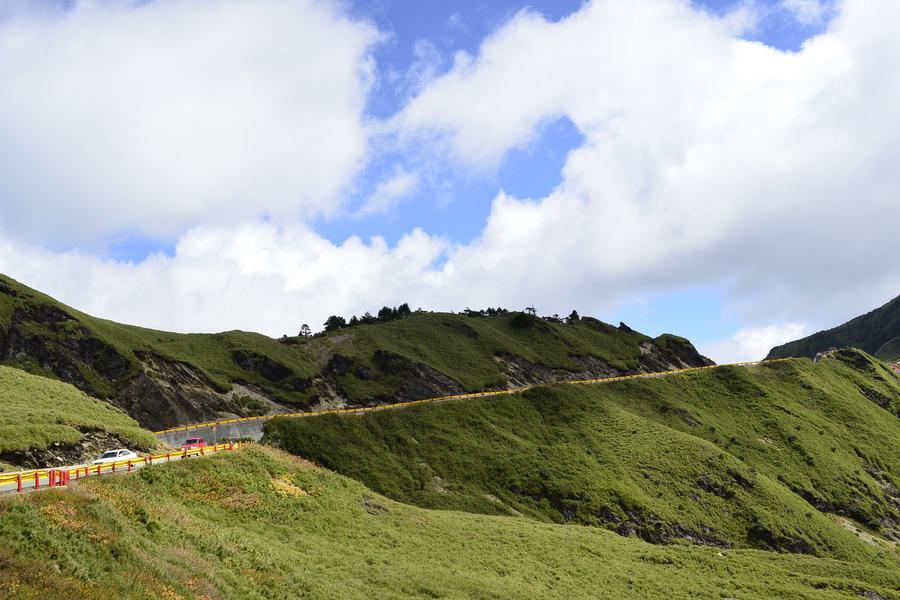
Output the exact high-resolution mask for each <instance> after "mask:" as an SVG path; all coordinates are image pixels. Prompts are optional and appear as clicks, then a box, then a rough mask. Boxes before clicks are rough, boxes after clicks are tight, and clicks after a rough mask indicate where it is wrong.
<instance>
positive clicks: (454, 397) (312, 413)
mask: <svg viewBox="0 0 900 600" xmlns="http://www.w3.org/2000/svg"><path fill="white" fill-rule="evenodd" d="M785 360H791V359H789V358H778V359H773V360H767V361H748V362H740V363H731V364H724V365H708V366H703V367H688V368H685V369H671V370H669V371H655V372H652V373H634V374H631V375H615V376H612V377H598V378H596V379H577V380H569V381H554V382H549V383H538V384H534V385H527V386H523V387H519V388H513V389H508V390H491V391H485V392H472V393H468V394H453V395H450V396H437V397H435V398H423V399H421V400H410V401H407V402H395V403H391V404H379V405H377V406H360V407H356V408H330V409H326V410H315V411H305V412H290V413H277V414H274V415H263V416H260V417H240V418H234V419H223V420H221V421H210V422H207V423H196V424H192V425H182V426H180V427H172V428H170V429H163V430H162V431H156V432H154V434H155V435H158V436H159V435H165V434H167V433H176V432H179V431H196V430H198V429H207V428H216V427H221V426H223V425H230V424H233V423H249V422H262V421H268V420H270V419H274V418H276V417H290V418H295V417H315V416H320V415H335V414H359V413H368V412H374V411H377V410H392V409H395V408H403V407H408V406H417V405H420V404H431V403H434V402H444V401H447V400H463V399H469V398H485V397H489V396H503V395H509V394H517V393H519V392H524V391H526V390H529V389H532V388H535V387H538V386H542V385H564V384H571V385H589V384H595V383H612V382H615V381H628V380H633V379H646V378H651V377H664V376H669V375H679V374H683V373H691V372H694V371H703V370H706V369H720V368H723V367H749V366H754V365H758V364H761V363H763V362H765V363H775V362H781V361H785Z"/></svg>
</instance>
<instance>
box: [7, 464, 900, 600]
mask: <svg viewBox="0 0 900 600" xmlns="http://www.w3.org/2000/svg"><path fill="white" fill-rule="evenodd" d="M898 589H900V567H898V563H896V562H895V561H893V560H892V559H890V558H878V557H872V556H869V555H864V556H860V557H858V559H857V560H848V561H841V560H833V559H820V558H814V557H809V556H791V555H776V554H773V553H769V552H761V551H756V550H720V549H717V548H699V547H690V546H668V547H664V546H654V545H651V544H647V543H645V542H643V541H641V540H638V539H634V538H623V537H620V536H618V535H615V534H613V533H611V532H607V531H603V530H601V529H597V528H590V527H571V526H564V525H554V524H549V523H540V522H536V521H534V520H531V519H526V518H510V517H496V516H484V515H473V514H468V513H462V512H453V511H434V510H425V509H421V508H416V507H411V506H407V505H403V504H400V503H397V502H394V501H391V500H388V499H386V498H383V497H380V496H378V495H377V494H375V493H373V492H371V491H369V490H368V489H367V488H365V487H364V486H363V485H361V484H360V483H358V482H355V481H352V480H350V479H347V478H344V477H341V476H339V475H336V474H333V473H331V472H328V471H325V470H322V469H318V468H314V467H311V466H310V465H309V464H307V463H304V462H302V461H297V460H296V459H292V458H290V457H287V456H286V455H284V454H282V453H279V452H277V451H274V450H268V449H265V448H248V449H246V450H242V451H240V452H238V453H235V454H232V455H226V456H216V457H211V458H203V459H198V460H193V461H184V462H179V463H173V464H171V465H161V466H153V467H148V468H146V469H142V470H141V471H140V472H139V473H137V474H135V475H131V476H123V477H115V478H108V479H103V480H89V481H88V482H87V483H84V484H82V485H80V486H79V487H77V488H75V489H73V490H71V491H57V492H44V493H40V494H30V495H27V496H26V497H24V498H10V497H6V498H0V597H14V598H17V599H29V598H40V599H41V600H54V599H57V598H59V599H62V598H66V599H68V598H74V597H78V598H120V597H121V598H148V599H150V598H152V599H156V598H235V599H237V598H240V599H253V598H323V599H331V598H347V599H353V598H366V599H381V598H397V599H399V598H535V599H537V598H591V599H595V598H661V597H665V598H672V599H681V598H698V597H700V598H727V597H731V598H783V599H785V598H791V599H798V598H799V599H834V598H860V597H866V598H881V599H888V600H890V599H896V598H900V595H898V594H897V590H898Z"/></svg>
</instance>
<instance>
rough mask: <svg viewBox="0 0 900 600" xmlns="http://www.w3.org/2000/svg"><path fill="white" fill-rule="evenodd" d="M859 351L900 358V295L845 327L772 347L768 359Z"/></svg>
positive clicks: (886, 357)
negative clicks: (851, 349)
mask: <svg viewBox="0 0 900 600" xmlns="http://www.w3.org/2000/svg"><path fill="white" fill-rule="evenodd" d="M848 347H853V348H860V349H862V350H865V351H866V352H868V353H869V354H872V355H874V356H877V357H878V358H880V359H882V360H888V361H890V360H897V359H900V296H898V297H897V298H894V299H893V300H891V301H890V302H888V303H887V304H885V305H884V306H882V307H881V308H876V309H875V310H873V311H872V312H869V313H866V314H864V315H861V316H859V317H856V318H855V319H852V320H850V321H848V322H846V323H844V324H843V325H840V326H838V327H835V328H834V329H828V330H826V331H820V332H818V333H814V334H813V335H811V336H808V337H805V338H802V339H799V340H795V341H793V342H788V343H787V344H783V345H781V346H776V347H774V348H772V350H771V351H770V352H769V356H768V358H787V357H790V356H806V357H808V358H813V357H814V356H815V355H816V354H817V353H819V352H824V351H826V350H828V349H829V348H848Z"/></svg>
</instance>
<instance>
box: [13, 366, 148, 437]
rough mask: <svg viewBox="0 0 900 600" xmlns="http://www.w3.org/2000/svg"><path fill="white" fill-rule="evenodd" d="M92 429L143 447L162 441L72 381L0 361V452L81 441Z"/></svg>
mask: <svg viewBox="0 0 900 600" xmlns="http://www.w3.org/2000/svg"><path fill="white" fill-rule="evenodd" d="M88 432H105V433H109V434H113V435H116V436H118V437H119V438H120V439H121V440H122V442H123V443H126V444H128V445H129V446H131V447H133V448H135V449H139V450H146V449H149V448H151V447H152V446H154V445H155V444H156V439H155V438H154V437H153V434H151V433H150V432H149V431H146V430H144V429H141V428H140V427H139V426H138V424H137V423H136V422H135V421H134V420H133V419H132V418H131V417H129V416H128V415H126V414H125V413H123V412H122V411H120V410H119V409H117V408H115V407H113V406H111V405H110V404H108V403H106V402H102V401H100V400H97V399H95V398H91V397H89V396H87V395H86V394H85V393H84V392H81V391H79V390H77V389H76V388H74V387H73V386H71V385H69V384H67V383H62V382H60V381H54V380H51V379H47V378H45V377H39V376H36V375H31V374H29V373H25V372H24V371H21V370H19V369H13V368H11V367H4V366H0V454H2V453H9V452H23V451H31V450H40V449H45V448H48V447H49V446H50V445H52V444H75V443H77V442H79V441H80V440H81V439H82V438H83V437H84V435H85V433H88Z"/></svg>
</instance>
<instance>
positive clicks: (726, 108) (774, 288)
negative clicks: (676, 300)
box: [392, 0, 900, 325]
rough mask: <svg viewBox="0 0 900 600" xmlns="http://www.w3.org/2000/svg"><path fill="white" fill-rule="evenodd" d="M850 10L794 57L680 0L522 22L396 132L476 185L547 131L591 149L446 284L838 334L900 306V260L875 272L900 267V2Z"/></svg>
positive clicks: (462, 251) (453, 73)
mask: <svg viewBox="0 0 900 600" xmlns="http://www.w3.org/2000/svg"><path fill="white" fill-rule="evenodd" d="M841 9H842V11H841V13H840V14H838V15H837V16H836V18H835V19H834V20H833V21H832V23H831V25H830V26H829V29H828V31H827V32H825V33H824V34H822V35H820V36H818V37H816V38H813V39H810V40H808V41H807V43H806V44H805V46H804V48H803V49H802V50H801V51H800V52H797V53H792V52H780V51H777V50H775V49H772V48H769V47H766V46H764V45H762V44H759V43H753V42H748V41H744V40H741V39H737V38H735V37H734V35H733V32H732V31H731V29H730V27H731V25H729V23H728V22H727V19H716V18H713V17H711V16H709V15H707V14H704V13H701V12H699V11H696V10H694V9H692V8H691V7H690V6H689V4H688V3H686V2H679V1H670V0H646V1H642V2H630V1H627V0H596V1H595V2H593V3H590V4H588V5H586V6H585V7H584V8H583V9H582V10H581V11H579V12H578V13H576V14H574V15H573V16H571V17H569V18H567V19H564V20H562V21H560V22H558V23H553V22H548V21H546V20H545V19H543V18H542V17H540V16H538V15H536V14H533V13H530V12H523V13H520V14H519V15H518V16H516V17H515V18H514V19H513V20H512V21H511V22H509V23H508V24H507V25H505V26H504V27H503V28H501V29H500V30H499V31H497V32H495V33H494V34H493V35H492V36H491V37H490V38H489V39H487V40H486V41H485V42H484V44H483V45H482V47H481V49H480V52H479V54H478V55H477V56H470V55H466V54H461V55H458V56H457V58H456V61H455V65H454V67H453V68H452V69H451V70H450V71H449V72H448V73H447V74H445V75H444V76H442V77H439V78H438V79H436V80H435V81H434V82H433V83H432V84H431V85H429V86H428V87H427V88H426V89H425V90H424V91H423V92H422V94H420V95H419V96H418V97H417V98H415V99H414V100H413V101H412V102H411V103H410V104H409V105H408V106H407V107H406V108H405V110H404V111H403V112H402V113H401V114H399V115H398V116H397V117H396V118H395V119H394V120H393V123H392V124H393V126H394V127H395V128H396V130H397V132H398V135H399V136H400V137H401V139H404V140H406V141H407V142H408V143H411V144H412V143H416V144H421V145H424V146H427V145H429V144H430V145H431V147H432V151H433V152H434V153H435V154H440V153H442V152H443V153H449V154H450V155H451V156H454V157H455V159H456V160H457V161H458V162H459V163H461V164H464V165H468V166H469V167H470V168H472V169H475V170H478V169H483V168H485V165H487V166H488V167H490V166H491V165H497V164H498V163H499V162H500V161H501V160H502V159H503V157H504V156H505V155H506V154H507V152H509V151H510V149H513V148H516V147H521V146H523V145H526V144H529V143H533V142H534V139H535V135H537V132H538V131H540V126H541V124H542V123H545V122H547V121H548V120H553V119H557V118H561V117H567V118H569V119H571V121H572V122H573V123H574V124H575V126H576V127H577V128H578V130H579V131H580V132H581V134H582V135H583V136H584V139H585V141H584V143H583V145H581V146H580V147H579V148H576V149H574V150H573V151H572V152H571V153H570V154H569V155H568V158H567V160H566V164H565V167H564V170H563V181H562V183H561V185H560V186H559V187H558V188H557V189H556V190H554V191H553V192H552V193H551V194H549V195H548V196H546V197H544V198H539V199H529V200H523V199H518V198H514V197H510V196H509V195H507V194H503V193H501V194H499V195H498V196H497V198H496V199H495V200H494V202H493V205H492V210H491V214H490V217H489V219H488V223H487V225H486V227H485V229H484V231H483V232H482V235H481V236H480V238H479V239H477V240H476V241H475V242H474V243H472V244H470V245H468V246H465V247H460V248H457V249H456V250H455V251H454V252H453V253H452V254H451V257H450V260H449V262H448V263H447V266H446V269H445V270H444V271H443V272H442V274H441V275H442V277H444V278H445V279H446V280H448V281H450V280H455V281H456V282H457V285H460V286H465V287H466V288H467V289H470V290H476V291H475V292H473V293H474V294H475V295H478V296H485V297H489V298H495V299H497V298H498V297H499V298H501V299H503V301H504V302H505V301H507V300H508V299H515V298H517V299H518V300H515V302H516V304H520V303H521V302H522V298H525V297H527V298H529V301H530V302H535V303H538V304H539V306H547V307H548V308H547V309H548V310H565V309H566V306H561V305H562V304H564V303H565V304H579V305H584V304H586V303H588V304H589V305H590V304H593V305H595V306H596V305H598V304H599V305H602V306H603V305H605V306H608V305H609V304H611V303H615V302H616V301H621V300H625V299H628V298H633V297H635V296H636V295H640V294H641V293H644V292H649V291H657V292H658V291H664V290H671V289H679V288H681V289H683V288H685V287H690V286H695V285H704V284H709V283H716V284H722V283H723V282H727V283H728V285H729V287H730V298H729V302H730V306H731V307H732V308H734V309H735V310H736V312H737V314H739V315H741V317H743V318H744V319H745V321H746V322H747V324H748V325H754V324H758V323H767V322H771V321H773V320H775V321H780V322H795V321H804V322H810V323H822V324H828V323H831V322H834V321H836V320H837V319H838V318H843V317H845V316H850V315H852V314H854V313H856V312H859V311H863V310H867V309H869V308H872V307H874V306H877V305H878V304H879V303H881V302H884V301H885V300H886V299H888V298H890V297H892V296H893V295H896V293H897V292H898V291H900V289H898V288H900V264H898V263H896V261H890V260H887V259H883V258H879V257H887V256H895V255H898V254H900V236H897V235H896V226H895V225H896V223H897V222H898V219H900V202H897V201H896V190H898V189H900V171H898V170H897V169H896V168H894V167H893V166H892V165H896V164H897V163H898V162H900V118H898V116H897V112H896V109H895V107H896V106H897V105H898V104H900V80H898V79H896V78H890V77H885V75H884V74H885V73H893V72H898V71H900V41H898V38H897V36H896V35H895V31H896V29H897V28H900V3H889V4H888V5H879V6H875V5H874V3H870V2H867V1H866V0H855V1H854V0H847V1H846V2H844V3H842V4H841ZM448 287H450V286H449V284H448ZM574 299H578V301H577V302H576V301H574ZM473 303H475V302H474V301H473Z"/></svg>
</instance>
